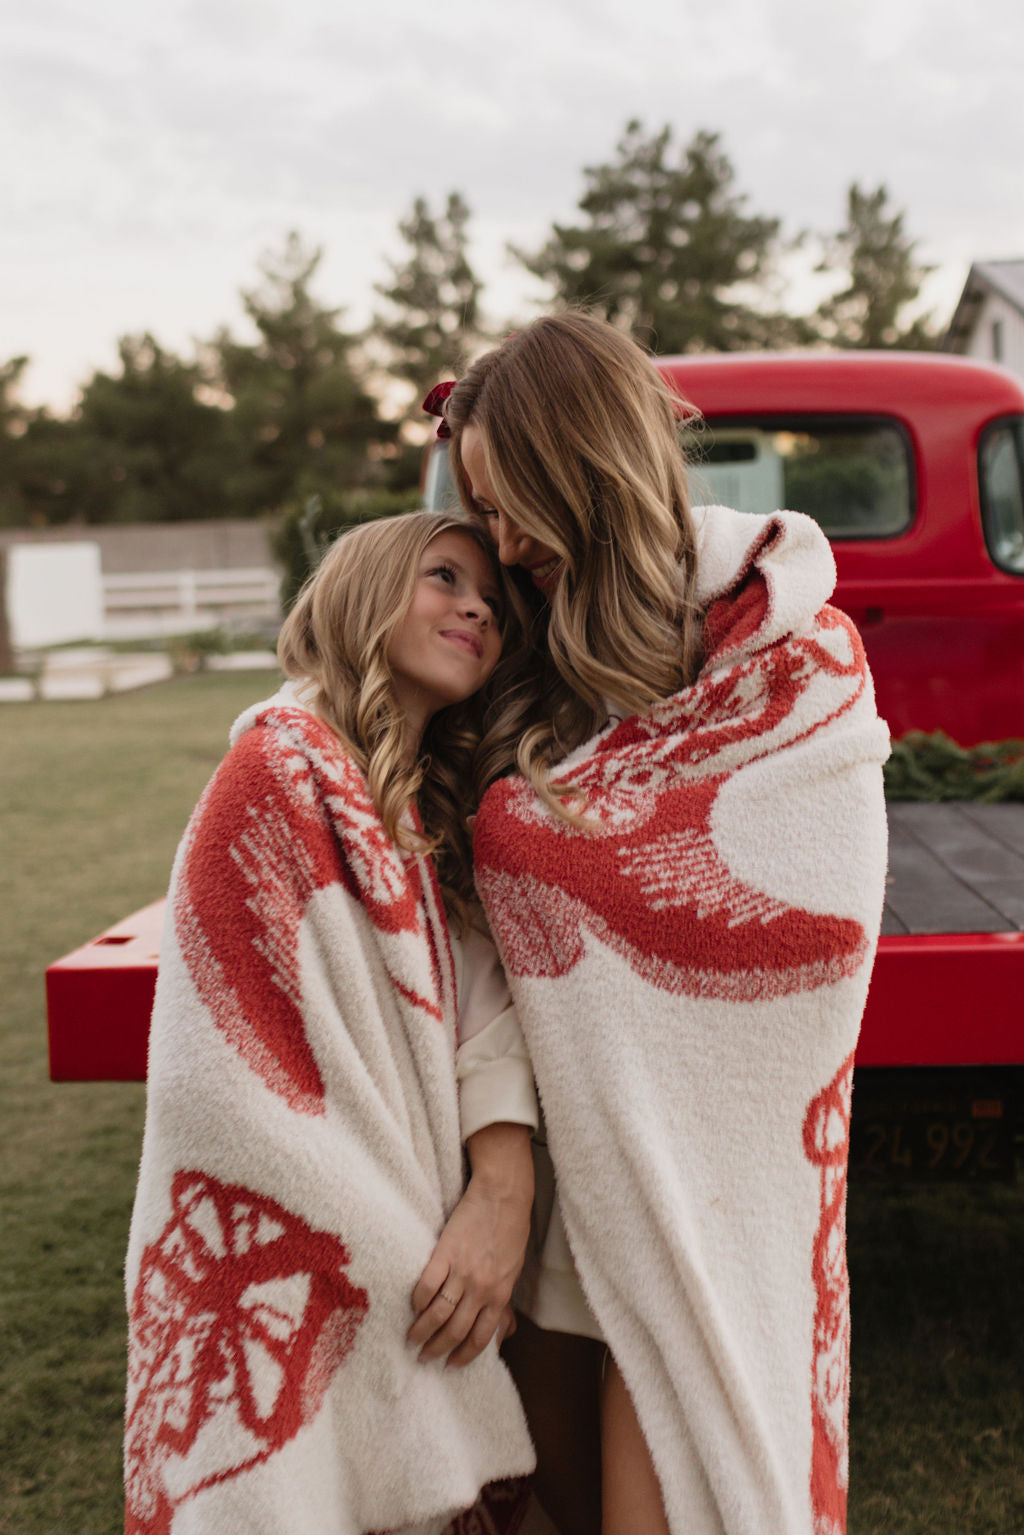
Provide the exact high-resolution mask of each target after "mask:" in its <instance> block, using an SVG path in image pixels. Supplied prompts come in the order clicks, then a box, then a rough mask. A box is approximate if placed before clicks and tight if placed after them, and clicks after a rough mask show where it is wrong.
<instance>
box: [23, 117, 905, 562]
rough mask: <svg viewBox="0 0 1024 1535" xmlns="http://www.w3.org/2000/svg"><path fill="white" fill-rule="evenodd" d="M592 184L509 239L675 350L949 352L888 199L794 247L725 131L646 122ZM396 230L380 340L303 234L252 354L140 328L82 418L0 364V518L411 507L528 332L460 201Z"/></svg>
mask: <svg viewBox="0 0 1024 1535" xmlns="http://www.w3.org/2000/svg"><path fill="white" fill-rule="evenodd" d="M583 181H584V189H583V193H582V195H581V197H580V199H579V203H578V206H577V212H576V216H575V221H574V222H571V223H566V224H558V223H556V224H553V225H552V228H551V231H550V234H549V235H548V237H547V239H546V240H545V241H544V243H543V245H542V246H541V247H540V248H539V249H538V250H534V251H526V250H521V249H517V248H512V247H510V250H511V251H512V254H513V256H514V257H515V259H516V260H517V261H519V262H520V263H521V264H522V265H523V267H524V268H525V269H526V270H527V271H528V272H530V273H531V274H532V275H533V276H534V277H535V278H537V279H538V280H539V281H540V283H541V284H543V285H544V287H545V288H546V290H547V297H548V301H549V305H550V307H551V308H559V307H563V306H565V305H567V304H572V305H578V304H584V305H586V306H587V307H589V308H590V309H591V310H592V311H594V312H596V313H598V314H601V315H604V316H605V317H606V318H607V319H608V320H610V321H611V322H612V323H613V324H615V325H618V326H621V327H622V328H624V329H625V330H627V331H629V332H630V333H631V334H633V335H634V336H636V337H637V339H638V340H640V341H641V342H642V343H643V344H644V345H646V346H649V347H651V348H652V349H653V350H655V351H657V352H660V353H675V352H707V351H736V350H740V349H749V348H765V347H783V346H786V347H788V346H815V345H831V346H838V347H912V348H918V347H926V346H929V345H932V344H934V339H935V338H934V336H933V335H932V333H931V332H930V330H929V328H928V325H927V323H926V322H924V321H922V320H920V319H910V320H908V319H907V318H906V315H907V312H908V310H912V309H913V306H914V303H915V300H916V299H917V297H918V293H919V289H920V286H921V282H922V280H923V278H924V277H925V276H926V275H927V272H928V271H929V270H930V269H929V268H927V267H924V266H922V265H921V264H920V263H919V262H918V260H917V258H916V255H915V243H914V242H913V241H912V240H911V239H909V237H908V235H907V233H906V230H905V228H904V216H903V214H902V213H900V212H897V211H895V210H894V209H893V208H892V207H891V205H890V202H889V197H888V193H887V191H886V189H885V187H884V186H879V187H878V188H877V189H875V190H874V191H869V190H863V189H862V188H861V187H859V186H858V185H856V184H855V185H853V186H851V187H850V189H849V193H848V199H847V213H846V222H845V224H844V226H843V228H842V229H841V230H839V231H838V232H836V233H835V234H832V235H824V236H822V235H818V236H815V237H812V236H809V235H807V234H806V233H805V234H803V235H799V236H796V237H788V238H787V237H785V236H784V235H783V232H782V228H781V222H780V220H779V219H777V218H769V217H765V216H763V215H761V214H757V213H754V212H752V211H751V210H750V208H749V206H748V203H749V199H748V197H747V195H746V194H745V193H743V192H741V191H740V190H739V189H738V187H737V183H736V173H735V170H734V167H733V165H732V163H731V161H730V159H729V157H728V155H727V154H726V152H725V150H724V149H723V147H722V144H721V141H720V137H719V135H717V134H714V133H708V132H699V133H697V134H696V135H695V136H694V138H693V139H692V140H691V142H690V143H689V144H687V145H682V146H681V145H676V144H675V143H674V142H673V136H672V132H671V130H670V129H669V128H668V127H666V128H663V129H662V130H661V131H660V132H658V133H653V134H652V133H648V132H647V131H645V129H644V127H643V125H642V124H641V123H639V122H631V123H629V124H628V125H627V127H626V129H625V132H624V134H623V136H622V137H621V139H620V140H619V143H618V144H617V146H616V148H615V152H614V155H613V157H612V159H610V160H609V161H608V163H607V164H602V165H596V166H591V167H587V168H585V170H584V172H583ZM398 228H399V233H400V235H401V238H402V241H403V244H404V256H403V258H402V259H400V260H398V261H395V262H391V263H389V266H390V272H389V274H388V276H387V277H386V279H385V280H384V281H382V282H381V283H379V284H378V285H377V287H376V292H377V296H378V299H379V305H378V309H379V312H378V313H377V314H375V316H374V318H373V321H372V323H371V325H370V326H369V327H368V328H367V329H366V330H365V331H364V332H362V333H356V332H353V331H349V330H346V329H345V328H344V326H343V325H342V323H341V311H340V310H339V309H331V308H328V307H325V306H324V305H323V304H322V303H321V302H320V301H319V300H318V299H317V298H316V297H315V296H314V294H313V291H312V290H313V284H314V279H315V277H316V273H317V268H318V266H319V264H320V261H321V256H322V252H321V251H320V250H317V249H311V248H308V247H307V246H306V245H304V243H303V241H302V240H301V239H300V237H299V236H298V235H297V234H294V233H293V234H291V235H289V236H288V238H287V240H286V242H285V244H284V247H283V249H282V250H281V251H279V252H276V253H274V254H272V255H270V256H268V257H266V258H265V259H264V261H263V263H262V265H261V267H260V280H259V282H258V283H257V285H256V286H255V287H253V288H252V289H251V290H247V291H243V293H242V295H241V298H242V304H243V308H244V311H245V314H246V316H247V318H248V320H249V322H250V324H251V327H252V332H253V333H254V336H255V339H254V340H250V341H242V340H239V339H238V338H237V337H236V336H235V335H234V334H233V333H232V332H231V331H230V329H228V328H227V327H223V328H221V329H220V330H219V331H218V332H217V334H216V335H215V336H213V337H212V339H210V340H209V341H206V342H203V343H200V344H198V345H197V346H196V348H195V353H194V355H193V356H192V357H190V358H187V359H186V358H183V357H180V356H176V355H175V354H174V353H173V352H170V351H168V350H166V349H165V348H164V347H162V346H161V345H160V343H159V342H158V341H157V340H156V338H155V337H154V336H153V335H151V334H149V333H146V334H144V335H137V336H125V337H123V338H122V339H121V341H120V342H119V344H118V366H117V368H116V370H115V371H113V372H110V373H105V372H99V371H98V372H96V373H94V374H93V376H92V377H91V378H90V379H89V380H88V381H87V383H86V384H85V385H84V387H83V389H82V391H81V394H80V397H79V399H78V401H77V403H76V404H75V406H74V408H73V409H72V410H71V411H70V412H69V413H68V415H67V416H65V417H61V416H57V415H55V414H53V413H52V412H50V411H49V410H47V409H45V408H44V409H33V408H29V407H28V406H26V405H24V404H23V403H22V402H21V400H20V394H19V386H20V382H21V379H22V375H23V373H24V371H25V368H26V367H27V365H28V358H26V357H15V358H12V359H11V360H9V361H8V362H6V363H0V525H6V526H8V527H19V526H33V525H35V526H46V525H53V524H61V523H68V522H85V523H100V522H164V521H178V520H182V519H192V518H211V517H261V516H267V515H275V516H279V515H281V514H282V513H284V514H287V516H286V521H287V522H290V524H291V526H292V528H293V530H294V536H295V537H296V538H298V537H300V536H301V534H302V529H301V527H300V526H299V522H300V517H301V511H302V508H303V507H304V506H306V505H307V503H308V502H309V499H310V498H311V497H314V496H316V497H319V498H320V500H321V503H322V504H323V505H324V509H325V517H326V520H327V521H328V522H329V523H331V524H337V523H338V522H339V521H346V520H351V519H353V518H358V517H361V516H365V515H374V514H377V513H379V512H381V511H386V510H393V509H398V508H399V507H400V506H404V505H408V504H412V503H413V502H414V500H415V496H416V490H417V485H418V479H419V466H420V458H421V451H422V449H421V444H422V441H423V433H417V431H416V429H415V427H414V426H413V425H412V424H413V423H416V422H417V421H419V420H420V416H419V402H420V400H421V399H422V397H423V396H424V395H425V394H426V393H427V391H428V390H429V389H430V388H431V386H432V385H433V384H435V383H436V382H437V381H438V380H439V379H441V378H444V377H452V376H455V375H457V374H458V372H459V371H460V370H461V369H462V368H463V367H464V366H465V364H466V362H467V361H468V360H469V358H470V357H471V355H472V354H473V353H474V352H475V351H478V350H479V349H480V348H481V347H483V346H485V345H486V344H487V343H488V342H489V341H493V340H494V339H496V336H497V335H500V334H503V333H505V331H507V328H508V327H507V326H501V327H494V326H489V325H488V323H487V321H486V320H485V318H484V315H483V310H482V303H481V296H482V284H481V281H480V279H479V278H478V276H477V274H476V273H475V272H474V270H473V267H472V265H471V262H470V259H469V254H468V251H469V243H470V240H469V235H470V212H469V209H468V208H467V206H466V203H465V201H464V200H463V198H462V197H461V196H460V195H459V193H457V192H453V193H452V194H451V195H450V196H449V197H448V199H447V203H446V205H445V206H444V208H443V210H442V211H440V212H437V213H435V212H432V211H431V209H430V207H429V206H428V204H427V202H426V201H425V200H424V199H423V198H418V199H417V200H416V202H415V203H414V205H413V207H412V209H411V210H410V212H409V214H408V216H407V217H406V218H404V219H403V220H402V221H401V222H400V223H399V226H398ZM812 238H813V239H814V241H815V244H814V247H813V248H814V249H816V250H818V251H819V252H820V259H819V262H818V265H817V267H816V270H817V271H819V272H822V273H827V274H829V275H830V276H831V278H832V280H833V291H832V292H831V294H830V296H829V297H827V298H826V299H824V300H823V301H822V303H821V304H820V305H819V306H818V308H817V309H816V310H815V311H814V312H813V313H810V314H793V313H790V312H789V311H788V310H787V308H786V307H785V304H784V303H783V300H782V297H781V295H782V292H783V282H784V278H783V272H782V267H783V264H784V261H785V258H786V257H787V256H788V255H791V254H792V252H793V251H794V250H795V249H796V248H797V247H798V246H799V245H800V244H801V243H802V242H806V241H808V240H811V239H812Z"/></svg>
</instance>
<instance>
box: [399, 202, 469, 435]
mask: <svg viewBox="0 0 1024 1535" xmlns="http://www.w3.org/2000/svg"><path fill="white" fill-rule="evenodd" d="M469 218H470V212H469V208H468V207H467V206H466V204H465V202H464V201H463V199H462V197H461V196H460V195H459V193H458V192H451V193H450V194H449V196H448V201H447V203H446V204H445V209H444V212H443V213H442V214H440V215H439V216H437V217H435V216H434V215H433V214H432V213H431V211H430V207H429V205H428V203H427V202H426V199H425V198H422V197H417V199H416V201H415V202H414V203H413V206H412V211H411V212H410V214H409V216H408V217H407V218H405V219H402V220H401V221H400V223H399V225H398V230H399V233H400V235H401V236H402V239H403V240H404V241H405V243H406V246H407V247H408V255H407V257H406V258H405V260H403V261H391V262H389V263H388V265H389V266H390V267H391V279H390V281H389V282H387V283H377V284H376V285H375V286H376V291H377V292H378V293H379V294H380V296H381V298H383V299H385V300H386V302H387V309H386V311H385V312H384V313H382V314H376V315H375V316H374V321H373V329H374V334H375V336H376V337H377V338H378V339H379V340H380V341H381V342H382V343H383V347H384V352H385V359H386V361H385V366H386V368H387V371H388V372H389V373H390V374H391V375H392V377H394V378H397V379H401V380H402V381H403V382H405V383H408V385H409V386H410V388H409V396H408V400H407V402H406V405H405V409H404V413H403V419H406V420H412V421H418V420H419V419H420V403H421V401H422V400H423V397H424V395H426V394H427V392H428V391H429V390H430V389H432V388H433V386H434V385H435V384H436V383H438V382H439V380H441V379H442V378H450V377H453V376H454V377H457V376H458V374H459V373H460V372H461V371H462V369H463V368H464V367H465V365H466V362H467V360H468V357H469V354H470V352H471V350H472V338H473V337H474V336H476V335H477V334H478V331H479V325H480V292H481V288H482V284H481V282H480V280H479V278H478V277H477V276H476V273H475V272H474V271H473V268H472V266H471V265H470V261H469V255H468V245H469V238H468V225H469Z"/></svg>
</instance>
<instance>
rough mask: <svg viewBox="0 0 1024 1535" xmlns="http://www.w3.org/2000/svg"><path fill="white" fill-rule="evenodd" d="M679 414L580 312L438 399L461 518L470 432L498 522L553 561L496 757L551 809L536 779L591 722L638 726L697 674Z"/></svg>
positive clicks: (636, 362)
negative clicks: (512, 715) (545, 602)
mask: <svg viewBox="0 0 1024 1535" xmlns="http://www.w3.org/2000/svg"><path fill="white" fill-rule="evenodd" d="M679 412H680V402H679V401H678V400H677V399H675V398H674V397H673V396H672V395H671V394H670V392H669V390H668V388H667V387H666V385H665V384H664V383H663V381H662V380H661V378H660V377H659V375H658V374H657V372H656V371H655V368H654V366H653V364H652V361H651V359H650V357H649V356H648V354H647V353H646V352H644V351H642V350H641V348H640V347H639V346H637V345H636V343H635V342H633V341H631V340H630V339H629V338H628V337H627V336H625V335H624V334H623V333H622V332H621V331H618V330H616V329H615V328H614V327H613V326H611V325H608V324H606V323H605V322H604V321H601V320H596V319H594V318H593V317H591V316H589V315H586V314H581V313H570V314H561V315H554V316H547V317H545V318H543V319H540V320H536V321H534V322H533V323H532V324H531V325H528V326H527V327H526V328H525V329H523V330H521V331H517V332H515V333H514V334H513V335H512V336H510V337H509V338H508V340H507V341H505V342H504V343H503V344H502V345H501V346H500V347H498V348H497V349H496V350H494V351H492V352H488V353H487V354H486V355H485V356H483V357H481V358H480V359H479V360H478V361H477V362H476V363H474V365H473V366H472V367H471V368H470V369H469V371H468V372H467V373H466V374H465V376H464V377H463V378H462V379H461V380H460V381H459V383H458V384H457V385H456V387H455V389H454V390H453V391H452V394H451V395H450V397H449V400H448V405H447V411H446V414H447V419H448V424H449V427H450V429H451V434H452V444H451V454H452V468H453V472H454V476H455V480H456V483H457V485H458V487H459V492H460V495H461V497H462V501H463V504H464V505H465V506H466V508H467V509H468V510H469V511H471V512H472V511H473V510H474V501H473V496H472V488H471V486H470V483H469V480H468V478H467V475H466V471H465V467H464V464H463V461H462V453H461V443H462V433H463V432H464V430H465V428H466V427H467V426H469V425H473V426H475V427H477V428H478V430H479V432H480V434H481V440H482V447H483V452H484V459H485V463H486V466H487V473H488V477H489V479H490V484H491V489H492V490H493V493H494V495H495V497H496V498H497V501H498V504H499V506H500V508H501V510H502V511H503V512H505V513H506V514H507V515H508V516H509V517H510V518H511V519H512V520H513V521H514V522H515V523H516V524H517V525H518V527H519V528H521V529H522V531H523V532H524V533H527V534H529V535H530V536H531V537H533V538H535V539H537V540H538V541H539V542H541V543H543V544H545V545H546V546H548V547H549V548H551V549H553V550H554V551H555V552H556V553H557V554H558V555H559V557H560V558H561V559H562V560H563V562H564V570H563V573H562V576H561V578H560V580H559V581H558V584H557V585H556V587H555V588H554V590H553V592H552V596H551V604H550V609H549V610H548V611H547V612H546V614H543V613H542V614H539V615H538V623H539V631H538V638H540V639H541V640H544V639H546V644H542V645H541V646H539V647H538V652H537V653H536V654H535V657H534V673H535V678H536V682H535V686H534V688H533V690H532V696H531V697H530V698H529V699H528V700H524V708H523V713H522V716H521V717H520V719H519V720H518V721H511V720H510V721H508V722H507V723H508V734H507V737H506V740H505V743H504V755H505V758H506V760H515V762H516V764H517V766H518V768H519V770H520V771H521V772H522V773H524V774H526V776H527V777H529V779H530V780H531V782H532V783H533V785H534V787H535V788H536V789H537V790H538V792H539V793H541V794H542V796H543V798H544V799H545V800H546V801H547V803H548V804H550V805H552V807H553V808H555V809H559V808H560V805H559V802H558V801H557V800H556V799H555V797H554V796H553V795H552V794H551V792H550V790H549V789H548V788H547V778H548V775H549V769H550V768H551V767H552V766H553V765H554V764H555V763H556V762H557V761H558V760H559V759H560V758H561V757H563V756H565V755H566V754H567V753H568V752H570V751H572V750H573V748H574V747H576V746H578V745H580V744H581V742H583V741H585V740H586V739H587V738H588V737H589V736H590V735H592V734H593V733H594V731H595V730H596V729H597V728H598V727H599V726H600V724H601V723H603V720H604V718H605V714H606V709H605V703H606V701H611V702H612V703H614V704H616V705H618V706H619V707H620V708H622V709H624V710H625V711H626V712H627V713H629V714H636V713H642V712H644V711H645V710H647V709H649V708H651V707H652V705H654V704H655V703H656V702H657V701H658V700H660V699H663V698H666V697H669V696H670V695H671V694H672V693H675V692H678V691H679V689H680V688H682V687H684V686H686V685H687V684H688V683H690V682H692V681H693V679H694V677H695V676H696V674H697V671H698V669H699V665H700V620H699V615H698V613H697V610H696V604H695V601H694V597H693V586H694V580H695V564H696V539H695V534H694V528H693V521H692V518H691V516H690V505H689V498H688V495H687V488H686V476H685V464H684V458H683V452H682V449H681V447H680V444H679V438H678V431H677V419H678V416H679ZM545 630H546V633H545ZM524 727H525V728H524ZM517 736H518V740H517V739H516V738H517ZM496 757H497V758H500V757H501V752H500V751H498V752H496ZM570 818H574V817H572V816H571V814H570Z"/></svg>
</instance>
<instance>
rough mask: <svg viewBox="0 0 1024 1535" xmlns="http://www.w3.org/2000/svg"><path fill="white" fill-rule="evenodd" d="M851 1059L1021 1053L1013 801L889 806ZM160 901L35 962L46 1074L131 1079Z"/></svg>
mask: <svg viewBox="0 0 1024 1535" xmlns="http://www.w3.org/2000/svg"><path fill="white" fill-rule="evenodd" d="M889 823H890V832H891V856H890V874H889V883H888V893H887V900H886V905H885V913H884V918H883V923H882V937H881V939H880V941H879V946H878V958H877V960H876V963H875V970H874V975H873V977H872V981H871V989H870V992H869V994H868V1002H867V1008H866V1011H865V1014H864V1022H863V1026H862V1029H861V1038H860V1043H859V1045H858V1048H857V1065H858V1067H872V1068H873V1067H888V1068H901V1067H920V1066H950V1067H965V1066H969V1067H977V1066H1008V1065H1020V1064H1022V1063H1024V804H1001V805H978V804H975V803H953V804H905V803H901V804H891V805H890V806H889ZM162 906H163V903H162V902H157V903H155V904H154V905H153V906H151V907H147V908H146V909H145V910H144V911H142V912H136V913H135V914H134V915H133V916H131V917H128V918H126V919H125V920H124V921H123V922H120V923H118V924H117V925H116V927H113V928H110V929H109V930H108V931H107V932H106V933H101V934H100V935H99V937H97V938H95V939H93V940H92V942H90V943H87V944H85V945H84V946H83V947H82V948H80V949H76V950H75V951H74V952H73V953H72V954H68V955H66V956H65V957H64V958H63V959H60V960H57V961H56V963H55V964H52V965H51V966H50V967H49V969H48V970H47V975H46V984H47V1010H48V1015H49V1031H50V1075H51V1077H52V1078H53V1079H54V1080H55V1081H142V1080H143V1079H144V1078H145V1074H146V1041H147V1036H148V1032H149V1014H150V1010H151V1008H152V1003H153V988H154V985H155V982H156V971H157V963H158V958H159V943H160V929H161V926H162V918H163V912H162Z"/></svg>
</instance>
